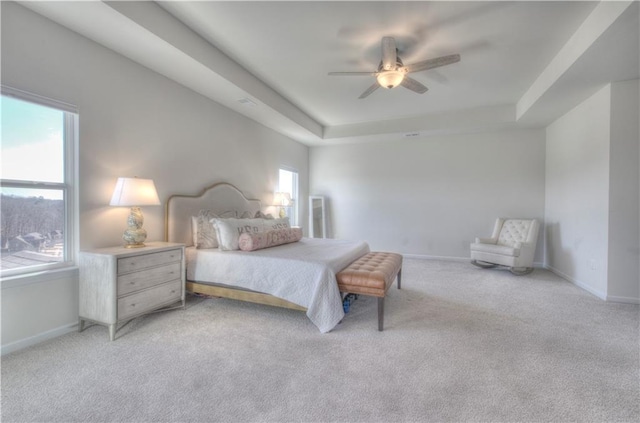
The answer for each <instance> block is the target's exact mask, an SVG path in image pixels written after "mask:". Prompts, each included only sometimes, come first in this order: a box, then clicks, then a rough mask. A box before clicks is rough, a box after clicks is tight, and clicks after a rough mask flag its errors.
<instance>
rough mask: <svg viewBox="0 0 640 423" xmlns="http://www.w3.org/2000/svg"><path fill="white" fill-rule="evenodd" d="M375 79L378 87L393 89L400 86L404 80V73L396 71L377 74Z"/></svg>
mask: <svg viewBox="0 0 640 423" xmlns="http://www.w3.org/2000/svg"><path fill="white" fill-rule="evenodd" d="M377 79H378V84H380V86H382V87H384V88H394V87H397V86H398V85H400V83H401V82H402V80H403V79H404V73H402V72H399V71H396V70H389V71H383V72H380V73H379V74H378V77H377Z"/></svg>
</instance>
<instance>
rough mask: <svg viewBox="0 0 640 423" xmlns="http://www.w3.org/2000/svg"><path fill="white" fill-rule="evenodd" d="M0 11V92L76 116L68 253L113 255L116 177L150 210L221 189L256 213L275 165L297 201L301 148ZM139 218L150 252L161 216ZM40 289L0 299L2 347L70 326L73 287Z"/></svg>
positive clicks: (76, 39) (35, 20)
mask: <svg viewBox="0 0 640 423" xmlns="http://www.w3.org/2000/svg"><path fill="white" fill-rule="evenodd" d="M1 7H2V26H1V30H2V69H1V70H2V74H1V75H2V84H4V85H8V86H11V87H14V88H18V89H21V90H25V91H29V92H32V93H35V94H39V95H42V96H45V97H50V98H54V99H56V100H61V101H65V102H67V103H71V104H74V105H76V106H78V108H79V112H80V146H79V173H80V181H79V187H80V199H79V208H80V210H79V219H80V248H82V249H88V248H93V247H102V246H110V245H117V244H120V243H121V235H122V232H123V230H124V229H125V227H126V217H127V215H128V210H127V209H126V208H112V207H109V206H108V203H109V200H110V196H111V193H112V190H113V187H114V184H115V181H116V178H117V177H118V176H140V177H145V178H152V179H153V180H154V181H155V183H156V187H157V189H158V194H159V196H160V199H161V201H165V200H166V199H167V198H168V197H169V195H171V194H174V193H192V194H197V193H198V192H200V190H201V189H203V188H204V187H205V186H208V185H210V184H212V183H215V182H220V181H226V182H230V183H232V184H234V185H236V186H238V187H239V188H240V189H242V190H243V191H244V192H245V193H246V194H247V195H248V196H250V197H253V198H260V199H262V200H263V203H265V204H268V203H271V201H272V198H271V197H272V193H273V191H274V188H275V185H276V183H277V178H278V167H279V166H280V165H286V166H287V167H289V168H293V169H297V170H298V171H299V178H300V180H299V182H300V195H301V198H306V197H307V195H308V193H307V189H306V188H307V186H308V148H307V147H306V146H304V145H302V144H299V143H297V142H295V141H292V140H290V139H288V138H286V137H284V136H282V135H280V134H278V133H276V132H274V131H272V130H270V129H268V128H266V127H264V126H262V125H260V124H257V123H255V122H254V121H252V120H249V119H247V118H245V117H244V116H241V115H239V114H237V113H235V112H233V111H231V110H229V109H227V108H225V107H222V106H220V105H219V104H217V103H214V102H212V101H210V100H208V99H206V98H205V97H203V96H201V95H198V94H196V93H194V92H193V91H190V90H188V89H186V88H184V87H182V86H180V85H178V84H176V83H174V82H172V81H170V80H169V79H167V78H165V77H163V76H160V75H158V74H156V73H154V72H151V71H150V70H148V69H146V68H144V67H142V66H140V65H138V64H136V63H134V62H132V61H130V60H128V59H126V58H124V57H123V56H121V55H119V54H116V53H114V52H113V51H111V50H108V49H106V48H104V47H101V46H99V45H98V44H96V43H94V42H92V41H90V40H88V39H86V38H83V37H81V36H79V35H77V34H75V33H73V32H71V31H69V30H67V29H65V28H63V27H61V26H59V25H57V24H55V23H53V22H51V21H49V20H47V19H45V18H43V17H41V16H39V15H37V14H35V13H33V12H31V11H29V10H27V9H25V8H23V7H22V6H19V5H17V4H15V3H8V2H2V4H1ZM300 206H301V207H300V216H306V205H305V203H304V202H302V203H301V204H300ZM144 214H145V228H146V229H147V232H148V234H149V235H148V239H149V240H161V239H162V237H163V236H164V232H163V227H164V223H163V222H164V218H163V208H162V207H145V208H144ZM301 220H302V219H301ZM52 286H54V285H53V284H50V283H49V282H43V283H38V284H36V285H33V286H30V287H24V286H17V287H12V288H6V289H5V288H4V287H3V290H2V345H3V347H4V346H5V345H7V344H10V343H14V342H18V341H20V340H23V339H26V338H29V337H32V336H37V335H38V334H41V333H43V332H47V331H51V330H55V329H56V328H59V327H62V326H65V325H73V324H75V323H76V321H77V317H78V316H77V312H78V310H77V280H76V278H73V277H72V278H67V279H64V278H63V279H62V280H56V281H55V287H56V288H55V289H51V287H52ZM31 304H32V305H33V307H29V306H28V305H31ZM18 305H21V306H18ZM24 305H26V306H24ZM105 336H106V335H105Z"/></svg>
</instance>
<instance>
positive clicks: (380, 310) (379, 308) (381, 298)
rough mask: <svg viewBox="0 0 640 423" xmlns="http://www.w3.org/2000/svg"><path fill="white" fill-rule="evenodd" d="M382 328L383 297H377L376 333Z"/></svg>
mask: <svg viewBox="0 0 640 423" xmlns="http://www.w3.org/2000/svg"><path fill="white" fill-rule="evenodd" d="M383 326H384V297H378V331H379V332H382V328H383Z"/></svg>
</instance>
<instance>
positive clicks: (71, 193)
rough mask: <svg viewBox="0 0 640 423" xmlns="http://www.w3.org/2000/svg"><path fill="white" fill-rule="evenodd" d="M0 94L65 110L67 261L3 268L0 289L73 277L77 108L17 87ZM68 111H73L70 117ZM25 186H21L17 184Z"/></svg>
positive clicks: (77, 238)
mask: <svg viewBox="0 0 640 423" xmlns="http://www.w3.org/2000/svg"><path fill="white" fill-rule="evenodd" d="M0 93H1V94H2V95H4V96H8V97H14V98H16V99H18V100H22V101H28V102H30V103H35V104H39V105H42V106H46V107H51V108H54V109H58V110H61V111H63V112H66V113H65V122H64V130H65V140H64V170H65V175H64V177H65V183H64V185H66V195H65V196H64V199H65V224H66V228H65V230H66V231H65V232H66V233H65V245H64V248H65V256H66V260H65V261H64V262H62V263H55V264H47V265H42V266H33V267H29V268H25V269H17V270H16V271H5V272H4V275H3V276H2V277H0V286H1V287H2V289H5V288H9V287H11V288H12V287H16V286H22V285H29V284H32V283H40V282H46V281H49V280H56V279H60V277H65V275H67V276H68V277H74V276H75V275H77V267H76V259H77V257H78V251H79V246H80V230H79V221H78V218H77V216H78V204H79V202H78V197H79V191H78V183H77V181H78V139H79V123H78V108H77V107H76V106H74V105H72V104H69V103H65V102H62V101H58V100H54V99H51V98H48V97H43V96H40V95H38V94H33V93H29V92H27V91H22V90H19V89H16V88H12V87H8V86H6V85H0ZM67 113H71V114H74V115H75V116H70V115H69V114H67ZM2 185H3V186H7V187H10V186H15V185H17V184H14V183H11V181H7V183H3V184H2ZM39 185H42V186H43V187H48V188H51V187H55V186H59V185H61V184H44V183H43V184H32V185H31V186H30V187H35V188H37V187H38V186H39ZM20 186H24V185H20ZM67 272H68V273H67Z"/></svg>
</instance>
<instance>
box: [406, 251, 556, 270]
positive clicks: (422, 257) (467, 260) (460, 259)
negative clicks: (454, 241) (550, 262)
mask: <svg viewBox="0 0 640 423" xmlns="http://www.w3.org/2000/svg"><path fill="white" fill-rule="evenodd" d="M402 257H406V258H410V259H418V260H443V261H457V262H464V263H470V262H471V258H469V257H449V256H427V255H423V254H403V255H402ZM533 267H535V268H539V269H544V265H543V264H542V263H539V262H534V263H533Z"/></svg>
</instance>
